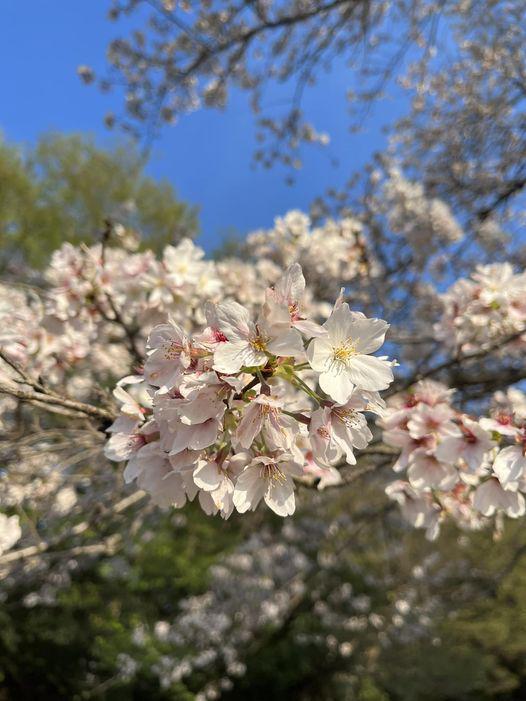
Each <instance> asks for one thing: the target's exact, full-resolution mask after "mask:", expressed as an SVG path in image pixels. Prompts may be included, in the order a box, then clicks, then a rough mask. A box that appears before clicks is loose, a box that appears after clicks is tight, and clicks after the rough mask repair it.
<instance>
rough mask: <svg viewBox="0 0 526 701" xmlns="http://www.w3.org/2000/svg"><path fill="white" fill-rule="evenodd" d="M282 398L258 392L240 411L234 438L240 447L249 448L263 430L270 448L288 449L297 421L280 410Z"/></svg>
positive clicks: (282, 402) (296, 430)
mask: <svg viewBox="0 0 526 701" xmlns="http://www.w3.org/2000/svg"><path fill="white" fill-rule="evenodd" d="M283 406H284V400H283V399H281V398H280V397H277V396H269V395H265V394H260V395H259V396H258V397H256V398H255V399H253V400H252V401H251V402H250V404H248V406H246V407H245V409H244V410H243V411H242V414H241V420H240V421H239V424H238V426H237V430H236V433H235V440H236V441H237V442H238V443H239V445H241V447H242V448H246V449H247V448H250V447H251V445H252V444H253V443H254V440H255V439H256V437H257V436H258V435H259V433H260V432H261V431H263V437H264V439H265V441H266V444H267V446H268V448H270V449H271V450H277V449H282V450H288V449H290V448H291V446H292V443H293V441H294V437H295V436H296V434H297V432H298V423H297V421H295V420H294V419H293V418H291V417H290V416H287V415H286V414H284V413H283V412H282V408H283Z"/></svg>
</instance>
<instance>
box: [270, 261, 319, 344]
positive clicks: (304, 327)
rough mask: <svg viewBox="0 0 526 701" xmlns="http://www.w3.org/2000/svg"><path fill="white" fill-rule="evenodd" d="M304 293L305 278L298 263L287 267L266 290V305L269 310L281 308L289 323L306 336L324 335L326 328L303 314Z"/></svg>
mask: <svg viewBox="0 0 526 701" xmlns="http://www.w3.org/2000/svg"><path fill="white" fill-rule="evenodd" d="M304 294H305V278H304V276H303V272H302V270H301V266H300V265H299V264H298V263H293V264H292V265H291V266H289V267H288V268H287V270H286V271H285V274H284V275H282V277H280V279H279V280H278V281H277V283H276V284H275V285H274V287H273V288H270V289H268V290H267V294H266V306H267V309H268V311H269V312H271V310H272V309H274V310H275V309H276V308H281V309H282V310H284V312H285V314H286V315H288V319H289V321H290V324H291V325H292V326H293V327H294V328H296V329H298V331H300V332H301V333H302V334H303V335H304V336H305V337H306V338H313V337H314V336H325V335H326V334H327V331H326V329H324V328H323V326H320V325H319V324H317V323H316V322H314V321H312V320H311V319H307V318H306V317H305V316H304V315H303V308H302V301H303V296H304Z"/></svg>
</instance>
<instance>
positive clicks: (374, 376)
mask: <svg viewBox="0 0 526 701" xmlns="http://www.w3.org/2000/svg"><path fill="white" fill-rule="evenodd" d="M347 374H348V375H349V378H350V380H351V381H352V382H354V384H355V385H356V386H357V387H359V388H360V389H367V390H382V389H387V388H388V387H389V385H390V384H391V382H392V381H393V370H392V368H391V365H390V364H389V363H388V362H387V361H385V360H381V359H380V358H375V357H374V356H372V355H354V356H353V357H352V358H350V360H349V361H348V363H347Z"/></svg>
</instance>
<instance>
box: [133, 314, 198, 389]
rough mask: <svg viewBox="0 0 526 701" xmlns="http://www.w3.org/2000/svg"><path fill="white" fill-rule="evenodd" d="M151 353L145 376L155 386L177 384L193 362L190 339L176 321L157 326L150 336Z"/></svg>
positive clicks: (145, 366)
mask: <svg viewBox="0 0 526 701" xmlns="http://www.w3.org/2000/svg"><path fill="white" fill-rule="evenodd" d="M148 348H149V349H150V354H149V355H148V358H147V360H146V363H145V364H144V377H145V379H146V381H147V382H149V383H150V384H151V385H153V386H154V387H161V388H170V387H173V386H174V385H175V384H177V381H178V380H179V379H180V377H181V374H182V372H183V371H184V370H185V369H186V368H188V367H189V365H190V363H191V355H192V352H191V345H190V339H189V338H188V335H187V334H186V332H185V331H183V329H182V328H181V327H180V326H179V325H178V324H176V323H171V324H161V325H160V326H156V327H155V328H154V329H153V330H152V332H151V333H150V336H149V338H148Z"/></svg>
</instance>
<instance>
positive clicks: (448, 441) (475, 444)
mask: <svg viewBox="0 0 526 701" xmlns="http://www.w3.org/2000/svg"><path fill="white" fill-rule="evenodd" d="M459 429H460V435H458V436H448V437H447V438H444V440H443V441H442V442H441V443H440V445H439V446H438V447H437V450H436V457H437V458H438V459H439V460H442V461H443V462H447V463H450V464H451V465H455V464H456V463H457V462H458V460H459V459H461V460H462V462H463V463H464V465H465V466H466V469H467V470H468V471H469V472H476V471H477V470H478V469H479V467H480V466H481V465H482V462H483V460H484V456H485V454H486V453H487V452H488V451H489V450H491V449H492V448H493V447H494V446H495V442H494V441H493V440H491V438H490V437H489V435H488V433H487V432H486V431H485V430H484V429H483V428H481V426H480V425H479V424H478V423H477V422H476V421H472V420H471V419H468V418H467V417H466V416H463V417H462V418H461V420H460V423H459Z"/></svg>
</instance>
